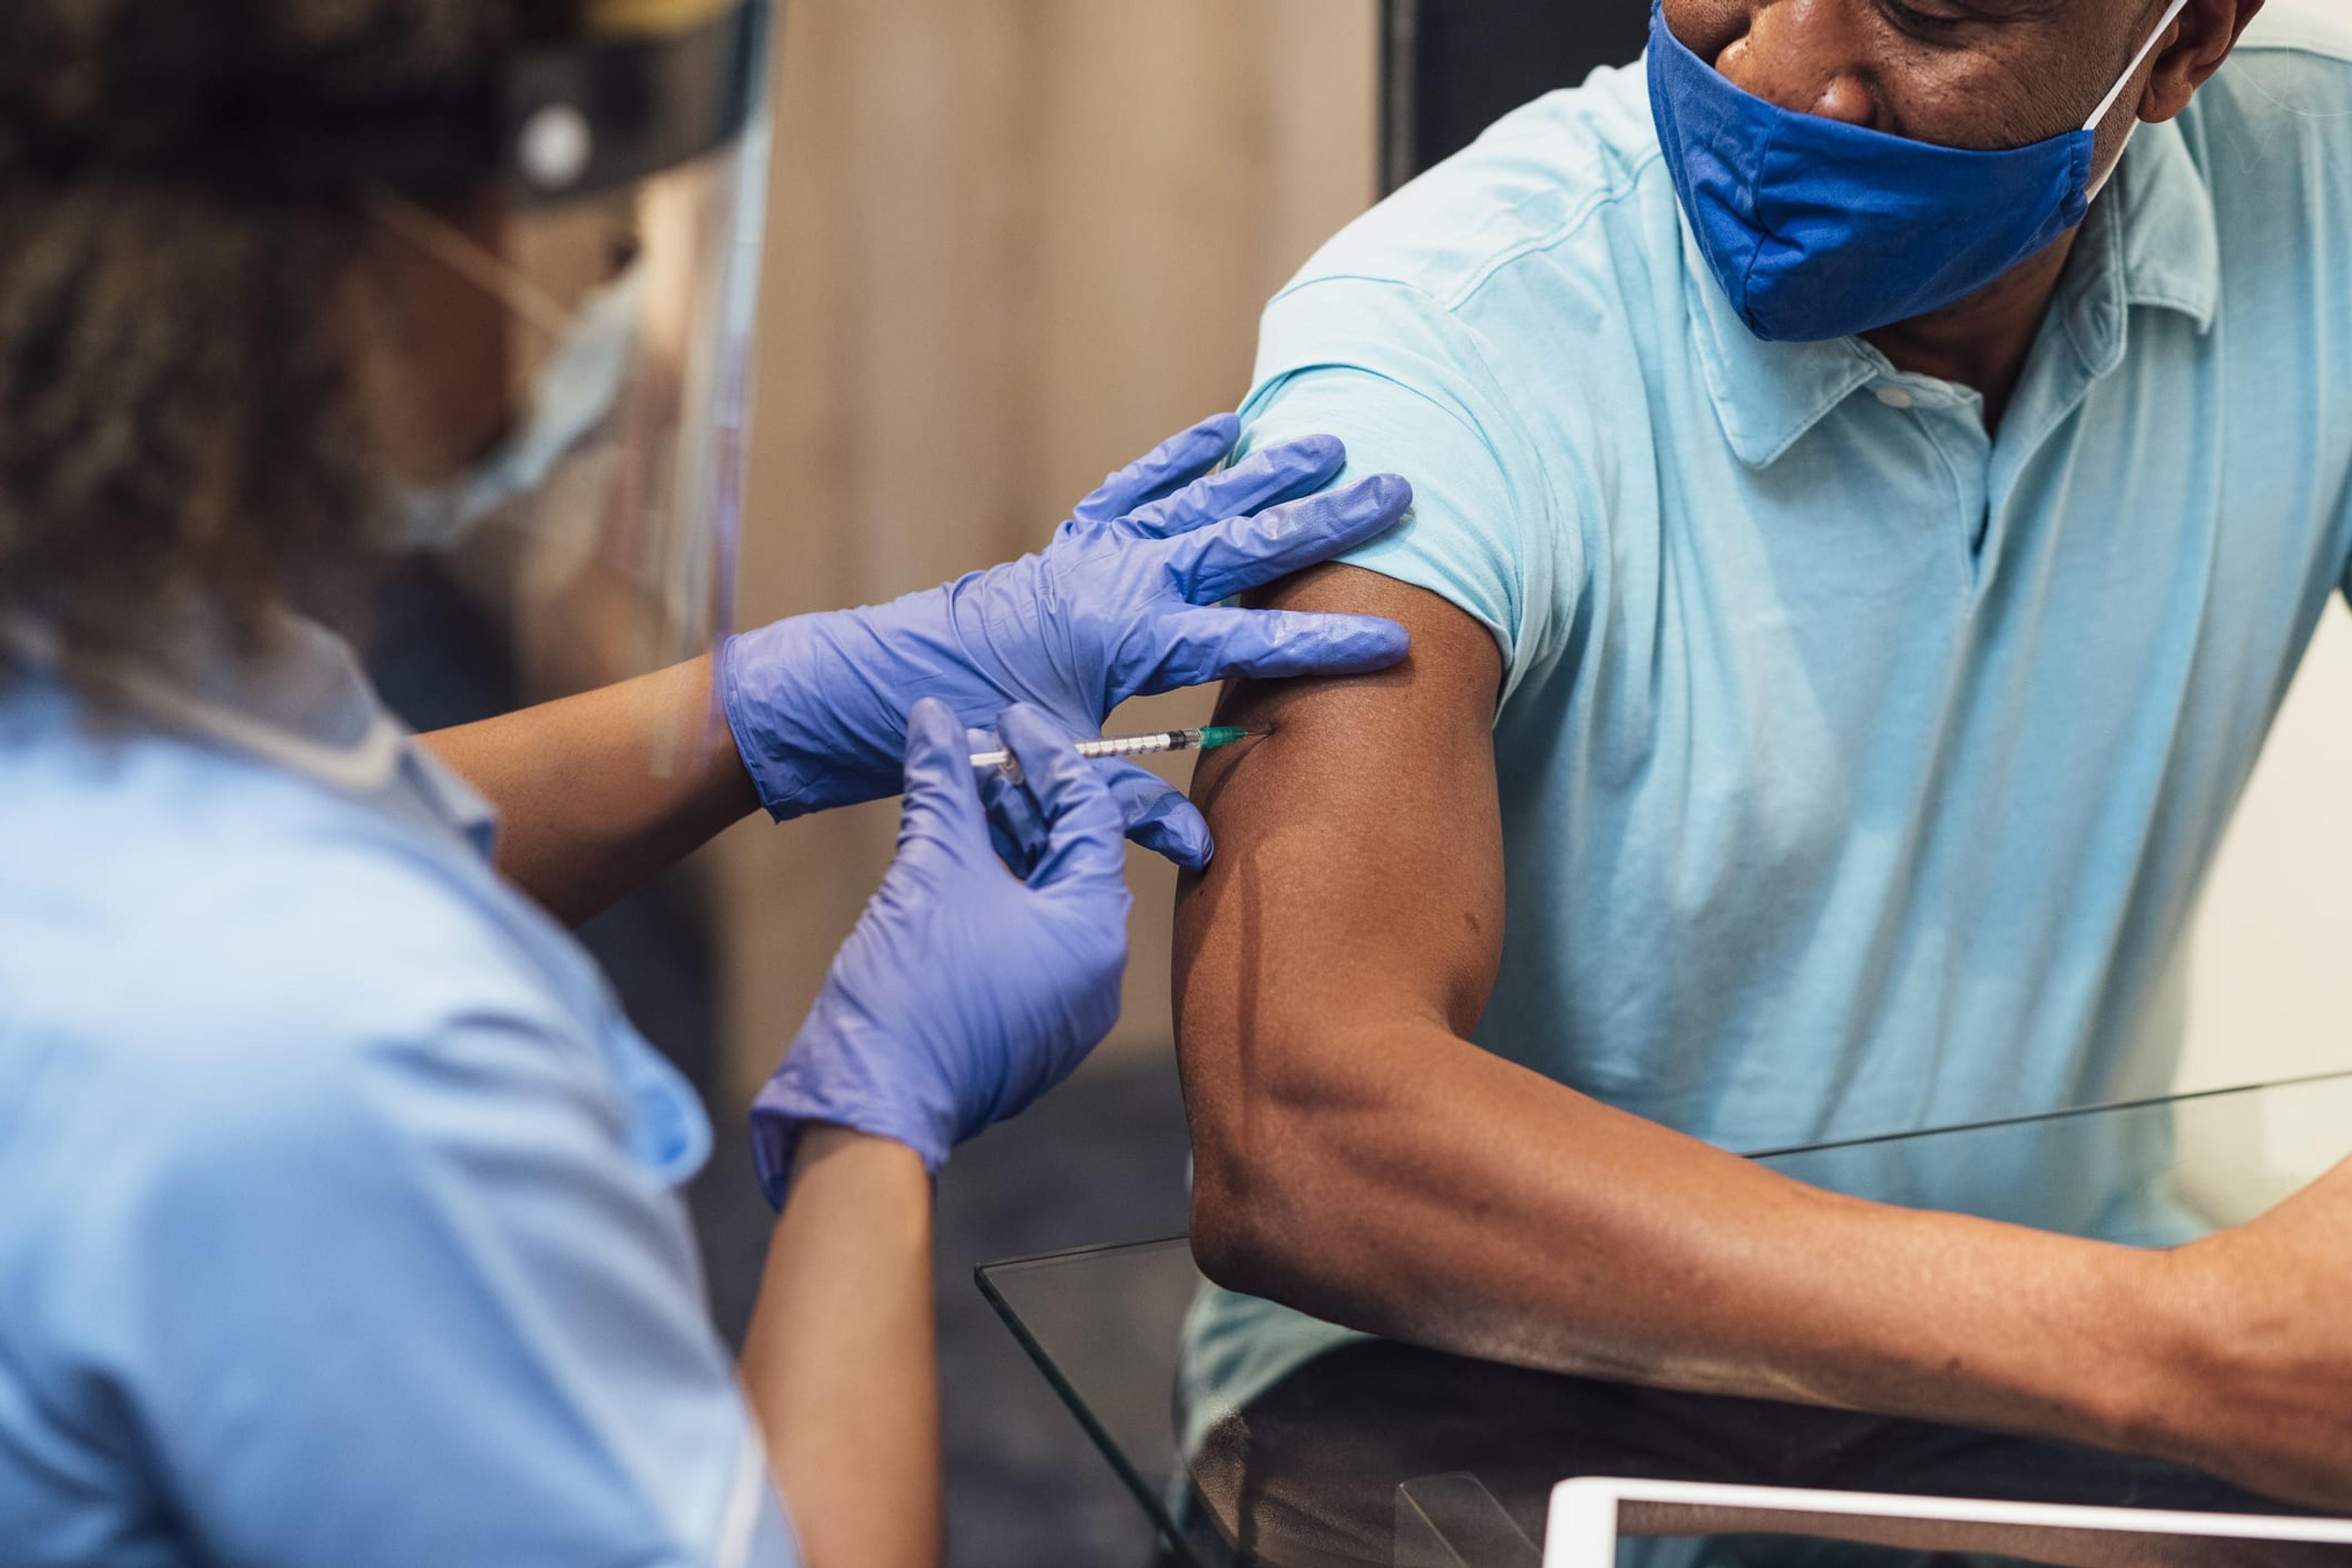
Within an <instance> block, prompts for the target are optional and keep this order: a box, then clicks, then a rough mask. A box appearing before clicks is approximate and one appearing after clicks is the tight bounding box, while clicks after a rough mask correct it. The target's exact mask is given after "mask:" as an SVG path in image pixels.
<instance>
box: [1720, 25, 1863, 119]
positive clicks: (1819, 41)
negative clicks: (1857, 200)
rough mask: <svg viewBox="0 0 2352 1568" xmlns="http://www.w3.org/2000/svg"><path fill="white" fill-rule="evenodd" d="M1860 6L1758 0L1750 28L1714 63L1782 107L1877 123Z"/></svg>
mask: <svg viewBox="0 0 2352 1568" xmlns="http://www.w3.org/2000/svg"><path fill="white" fill-rule="evenodd" d="M1863 47H1864V39H1863V37H1862V35H1861V31H1860V29H1859V28H1857V27H1856V26H1855V25H1854V18H1853V4H1852V0H1758V4H1756V5H1754V6H1753V8H1752V9H1751V10H1750V11H1749V13H1748V29H1747V31H1746V32H1744V33H1742V34H1740V36H1739V37H1737V38H1734V39H1733V40H1732V41H1731V42H1730V43H1729V44H1727V45H1726V46H1725V47H1724V49H1723V52H1722V53H1721V54H1720V55H1718V56H1717V58H1716V62H1715V68H1716V69H1717V70H1719V71H1721V72H1722V73H1723V74H1724V75H1725V76H1726V77H1727V78H1729V79H1730V80H1731V83H1732V85H1733V86H1735V87H1738V88H1739V89H1741V90H1742V91H1745V92H1748V93H1752V94H1754V95H1755V96H1756V97H1758V98H1760V99H1763V100H1765V101H1767V102H1768V103H1776V104H1779V105H1780V107H1781V108H1783V109H1788V110H1795V111H1796V112H1798V113H1800V114H1818V115H1820V116H1822V118H1823V119H1825V120H1843V121H1846V122H1847V123H1848V124H1851V125H1875V124H1876V123H1877V121H1878V118H1879V114H1878V99H1877V95H1876V94H1875V93H1874V92H1873V91H1872V90H1871V86H1870V80H1869V76H1868V72H1867V70H1866V69H1865V68H1864V64H1863V58H1864V57H1863Z"/></svg>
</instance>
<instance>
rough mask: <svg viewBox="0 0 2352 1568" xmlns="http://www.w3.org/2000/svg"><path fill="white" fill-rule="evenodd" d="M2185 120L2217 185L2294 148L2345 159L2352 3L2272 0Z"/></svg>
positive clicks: (2350, 114)
mask: <svg viewBox="0 0 2352 1568" xmlns="http://www.w3.org/2000/svg"><path fill="white" fill-rule="evenodd" d="M2183 120H2184V123H2185V124H2189V125H2194V126H2200V127H2202V128H2203V132H2204V136H2203V139H2204V140H2205V141H2206V142H2209V143H2210V147H2211V151H2210V153H2209V154H2208V158H2207V161H2208V163H2210V164H2212V165H2213V167H2212V169H2211V170H2210V176H2209V177H2210V178H2212V179H2214V180H2216V181H2217V182H2218V181H2221V180H2223V179H2226V178H2229V177H2231V174H2233V173H2238V174H2248V173H2257V172H2259V169H2260V166H2261V164H2262V163H2263V162H2264V161H2265V160H2267V159H2270V158H2271V157H2273V155H2274V154H2279V153H2284V151H2285V150H2287V149H2289V148H2291V147H2294V146H2303V147H2306V148H2308V149H2310V150H2312V151H2313V152H2315V153H2319V154H2321V155H2323V156H2328V157H2331V158H2332V157H2334V156H2336V155H2337V154H2340V153H2342V152H2343V151H2344V150H2345V149H2346V147H2347V146H2352V5H2346V4H2345V3H2344V0H2271V3H2270V4H2269V5H2266V6H2264V7H2263V10H2262V12H2261V14H2260V15H2258V16H2256V17H2255V18H2254V20H2253V22H2252V25H2251V26H2248V27H2247V29H2246V33H2245V37H2243V38H2242V39H2241V40H2239V44H2238V47H2237V49H2236V51H2235V52H2234V53H2233V54H2232V55H2231V57H2230V59H2229V62H2228V63H2227V64H2226V65H2224V66H2223V67H2222V68H2221V73H2220V74H2219V75H2218V76H2216V77H2215V78H2214V79H2213V80H2212V81H2210V82H2209V83H2208V84H2207V85H2206V86H2205V87H2204V88H2203V89H2201V90H2200V91H2199V93H2198V94H2197V97H2196V100H2195V101H2194V102H2192V103H2191V104H2190V105H2189V112H2188V114H2187V115H2185V116H2184V117H2183Z"/></svg>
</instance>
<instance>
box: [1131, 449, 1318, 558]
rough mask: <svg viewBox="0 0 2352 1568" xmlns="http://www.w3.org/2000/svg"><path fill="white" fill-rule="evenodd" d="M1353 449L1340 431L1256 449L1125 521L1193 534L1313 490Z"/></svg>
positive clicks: (1138, 531)
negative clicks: (1335, 434) (1330, 434)
mask: <svg viewBox="0 0 2352 1568" xmlns="http://www.w3.org/2000/svg"><path fill="white" fill-rule="evenodd" d="M1347 466H1348V448H1347V447H1346V446H1345V445H1343V444H1342V443H1341V442H1340V440H1339V437H1335V436H1307V437H1302V438H1300V439H1298V440H1296V441H1286V442H1284V443H1283V444H1282V445H1281V446H1278V447H1266V448H1265V450H1264V451H1259V452H1252V453H1251V454H1250V455H1249V456H1248V457H1246V458H1243V459H1242V460H1241V461H1240V462H1238V463H1235V464H1234V466H1233V467H1232V468H1222V469H1219V470H1218V471H1217V472H1215V473H1213V474H1211V475H1209V476H1207V477H1206V478H1205V479H1195V480H1193V481H1192V483H1191V484H1189V485H1187V486H1185V487H1184V488H1183V489H1181V490H1179V491H1177V492H1176V493H1175V494H1174V495H1172V496H1170V497H1168V498H1167V499H1166V500H1159V501H1154V502H1152V503H1151V504H1150V505H1149V506H1146V507H1141V508H1139V509H1138V510H1136V511H1135V512H1134V513H1133V514H1132V515H1130V516H1129V517H1128V518H1127V519H1125V520H1124V523H1123V526H1124V527H1125V528H1126V529H1127V530H1128V531H1129V532H1131V533H1133V534H1135V535H1136V536H1137V537H1138V538H1140V539H1167V538H1171V537H1172V536H1173V535H1176V534H1179V533H1190V532H1191V531H1192V530H1194V529H1196V528H1205V527H1207V526H1208V525H1209V524H1210V523H1213V522H1223V521H1225V519H1227V518H1231V517H1243V516H1246V515H1247V514H1249V513H1251V512H1254V511H1258V510H1262V509H1264V508H1265V507H1269V506H1273V505H1275V504H1276V502H1278V501H1285V500H1290V499H1292V498H1293V497H1296V496H1305V495H1311V494H1313V493H1314V492H1315V491H1317V490H1319V489H1322V488H1323V487H1324V486H1325V485H1328V484H1329V483H1330V482H1331V481H1332V480H1333V479H1337V478H1339V470H1340V469H1342V468H1346V467H1347Z"/></svg>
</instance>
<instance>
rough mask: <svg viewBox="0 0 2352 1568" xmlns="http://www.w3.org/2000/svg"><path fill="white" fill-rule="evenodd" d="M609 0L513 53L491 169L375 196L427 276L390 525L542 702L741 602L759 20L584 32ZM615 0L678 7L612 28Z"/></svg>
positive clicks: (704, 6)
mask: <svg viewBox="0 0 2352 1568" xmlns="http://www.w3.org/2000/svg"><path fill="white" fill-rule="evenodd" d="M600 14H601V15H602V16H604V18H605V19H606V22H607V26H606V29H605V33H604V37H601V38H599V39H598V40H597V41H596V42H595V43H594V44H593V45H591V46H583V48H582V49H581V50H579V51H576V52H575V53H574V54H572V56H571V58H562V59H558V60H555V61H552V62H550V61H547V60H544V59H542V60H541V61H540V62H538V65H539V68H538V69H537V71H536V74H535V75H534V74H533V72H532V71H531V70H530V69H526V70H524V71H522V72H520V73H519V74H520V75H521V76H522V77H523V79H524V80H523V83H522V86H521V88H520V92H521V94H522V95H523V100H522V101H520V102H518V103H517V104H516V105H515V106H514V107H513V109H512V111H511V112H510V113H509V115H508V116H507V117H506V119H507V122H508V123H509V125H510V127H511V135H510V138H509V146H510V163H509V167H508V169H507V170H506V171H505V173H504V174H503V176H502V177H501V178H499V179H498V180H497V181H495V182H491V183H489V184H487V185H484V186H482V187H480V188H478V190H476V191H475V193H474V194H472V195H467V197H465V198H464V199H462V200H454V201H452V200H442V201H433V200H429V199H426V198H424V197H420V196H417V195H411V194H407V193H406V192H405V191H404V189H403V188H401V187H399V186H396V185H394V184H389V183H379V184H372V185H370V186H369V187H368V192H367V196H366V200H367V205H368V207H369V210H370V211H371V212H372V214H373V216H374V217H375V218H376V220H377V221H378V223H379V225H380V226H381V228H382V230H383V233H384V236H385V238H386V243H387V245H388V246H390V247H393V248H394V249H395V250H398V251H401V252H403V253H404V255H403V257H402V258H401V260H400V262H399V270H400V272H401V273H402V274H403V275H404V276H405V277H407V278H408V279H411V280H412V282H413V286H410V287H406V288H404V289H402V290H401V292H402V294H403V296H404V300H405V303H404V306H403V308H402V309H401V310H400V311H399V314H400V316H401V317H402V318H404V319H403V320H402V321H398V322H396V323H395V324H394V328H395V330H396V331H399V332H400V334H401V336H402V338H403V340H404V342H405V344H406V345H407V348H406V350H405V357H406V358H407V359H408V360H409V361H410V362H411V369H410V373H409V375H408V377H407V380H408V383H409V387H408V390H409V391H410V393H411V394H412V395H411V396H410V397H409V398H407V399H406V402H407V403H408V405H409V409H408V411H407V412H406V413H404V414H403V415H402V416H401V417H403V418H408V417H412V416H413V417H414V418H415V428H413V429H412V430H410V431H408V432H407V434H406V438H405V439H395V442H394V445H395V446H398V447H404V448H405V449H406V450H407V451H408V452H410V453H412V454H415V455H416V457H417V460H416V461H415V462H414V463H413V464H411V465H409V468H410V472H409V474H408V475H407V477H405V478H404V479H403V481H402V482H401V484H400V487H399V493H398V494H397V495H396V497H395V498H394V504H393V508H392V511H391V515H390V517H389V518H388V520H387V527H388V529H389V530H390V531H391V534H392V540H391V542H392V543H393V544H394V547H395V548H396V549H400V550H403V551H419V550H421V551H428V552H436V554H437V555H438V556H439V557H440V558H441V559H442V560H443V561H444V562H445V563H446V565H447V568H448V570H449V572H450V574H451V575H452V576H453V577H454V578H455V579H456V580H457V582H458V584H460V585H461V586H462V587H463V588H465V589H466V590H467V594H468V595H469V596H470V597H471V598H472V599H473V600H474V601H475V602H476V603H477V604H478V605H480V606H482V607H483V608H484V610H485V611H486V612H487V613H488V616H489V617H490V619H492V620H493V621H494V622H496V623H497V624H498V626H499V628H500V629H501V630H502V631H503V632H504V633H505V634H506V635H507V636H508V637H509V638H510V640H511V643H512V647H513V649H514V652H515V657H516V662H517V666H518V675H519V678H520V684H521V686H522V695H523V696H524V697H525V698H526V699H527V700H537V699H542V698H546V697H551V696H555V695H560V694H562V693H565V692H569V691H576V690H582V689H587V688H589V687H593V686H597V685H602V684H604V683H607V682H609V681H612V680H615V679H623V678H625V677H627V676H630V675H634V674H639V673H643V672H645V671H648V670H652V669H656V668H663V667H665V666H667V665H671V664H675V663H677V662H678V661H680V660H683V659H687V658H693V657H694V656H695V655H697V654H698V653H701V652H704V651H706V650H707V649H708V648H709V647H710V646H711V644H712V642H713V641H714V640H715V639H716V638H717V637H719V636H720V635H722V634H723V633H724V632H725V631H726V630H727V629H728V628H729V626H730V616H731V613H732V609H733V581H734V563H735V550H736V539H737V529H738V523H739V520H740V508H741V489H742V473H743V465H744V457H745V421H746V419H747V417H748V415H749V385H750V374H751V342H752V334H753V326H754V317H755V306H756V302H757V295H758V286H759V259H760V250H761V223H762V217H763V212H762V205H763V197H764V195H765V188H766V179H767V169H766V151H767V142H766V126H765V121H764V120H763V118H762V117H761V115H760V113H759V112H758V110H757V95H758V89H759V86H760V82H761V68H762V66H763V64H764V59H763V55H764V51H763V48H762V47H761V46H762V44H763V41H764V20H765V19H764V16H763V15H762V14H761V7H760V6H759V5H756V4H754V5H742V4H740V3H739V4H723V3H722V4H714V3H712V0H635V3H634V4H628V5H620V6H615V5H592V6H591V7H590V16H591V31H592V34H593V33H594V32H595V31H596V26H597V20H598V17H599V15H600ZM614 16H619V17H621V19H622V20H625V21H626V22H628V23H629V24H631V26H635V27H639V28H642V27H644V26H646V25H647V24H648V23H649V22H660V23H662V24H664V26H663V27H662V28H661V29H659V30H658V31H656V32H654V33H652V34H642V33H624V34H622V35H621V36H620V37H618V38H615V37H614V36H613V34H612V31H611V18H613V17H614ZM681 21H683V22H684V23H685V25H684V26H679V24H680V22H681Z"/></svg>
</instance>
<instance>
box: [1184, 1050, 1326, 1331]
mask: <svg viewBox="0 0 2352 1568" xmlns="http://www.w3.org/2000/svg"><path fill="white" fill-rule="evenodd" d="M1220 1109H1221V1110H1222V1112H1223V1113H1222V1114H1220V1113H1217V1112H1209V1113H1205V1114H1204V1113H1202V1112H1201V1111H1198V1110H1196V1112H1195V1114H1194V1116H1193V1122H1192V1256H1193V1259H1194V1261H1195V1262H1197V1263H1198V1264H1199V1265H1200V1268H1201V1272H1202V1274H1204V1275H1206V1276H1207V1277H1208V1278H1209V1279H1211V1280H1213V1281H1214V1282H1215V1283H1217V1284H1219V1285H1222V1286H1224V1287H1225V1288H1226V1289H1230V1290H1239V1291H1242V1292H1244V1293H1245V1294H1248V1295H1255V1296H1274V1297H1287V1296H1289V1295H1292V1294H1295V1293H1296V1292H1297V1290H1298V1289H1301V1288H1307V1289H1311V1288H1312V1285H1313V1283H1314V1281H1315V1280H1316V1279H1318V1276H1319V1275H1320V1273H1321V1272H1322V1270H1323V1268H1325V1267H1326V1266H1327V1265H1328V1264H1329V1263H1330V1262H1332V1261H1333V1260H1332V1259H1329V1258H1325V1257H1324V1256H1323V1253H1324V1249H1325V1248H1326V1247H1328V1246H1329V1245H1331V1244H1333V1243H1335V1242H1336V1241H1337V1239H1338V1238H1339V1237H1343V1236H1345V1235H1346V1234H1348V1232H1349V1228H1350V1227H1349V1224H1348V1220H1349V1215H1348V1213H1347V1211H1348V1209H1349V1207H1350V1206H1351V1204H1352V1203H1353V1202H1355V1201H1358V1200H1360V1199H1361V1198H1362V1197H1363V1196H1364V1195H1365V1194H1364V1182H1363V1181H1362V1179H1361V1178H1360V1173H1353V1172H1351V1171H1349V1169H1348V1168H1347V1159H1346V1151H1345V1148H1344V1145H1343V1144H1342V1143H1340V1142H1335V1141H1334V1139H1333V1137H1332V1132H1333V1131H1334V1129H1335V1127H1336V1126H1338V1125H1339V1124H1341V1123H1344V1122H1345V1121H1347V1120H1348V1119H1349V1115H1350V1110H1352V1108H1348V1107H1343V1106H1341V1105H1339V1104H1338V1103H1336V1102H1334V1100H1333V1097H1332V1096H1330V1095H1329V1094H1328V1092H1324V1091H1322V1090H1321V1089H1319V1086H1314V1085H1312V1084H1311V1082H1308V1083H1301V1082H1298V1081H1296V1080H1295V1079H1294V1080H1293V1081H1289V1082H1286V1083H1284V1084H1282V1085H1281V1086H1279V1087H1269V1086H1266V1085H1264V1084H1260V1085H1256V1086H1253V1087H1252V1088H1251V1089H1246V1090H1244V1092H1243V1093H1242V1094H1241V1095H1236V1096H1234V1098H1233V1099H1232V1100H1230V1101H1228V1102H1227V1103H1226V1104H1224V1105H1223V1106H1222V1107H1221V1108H1220Z"/></svg>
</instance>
